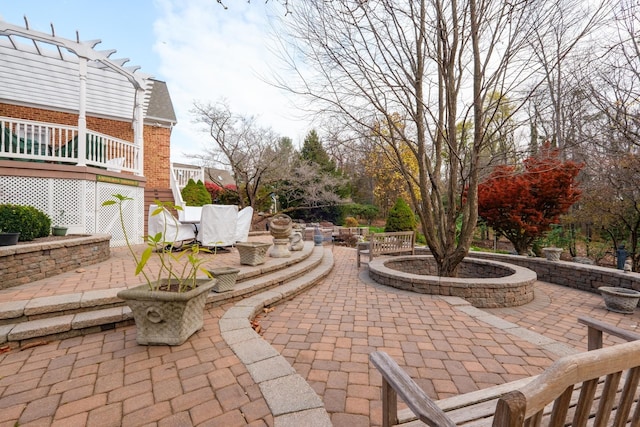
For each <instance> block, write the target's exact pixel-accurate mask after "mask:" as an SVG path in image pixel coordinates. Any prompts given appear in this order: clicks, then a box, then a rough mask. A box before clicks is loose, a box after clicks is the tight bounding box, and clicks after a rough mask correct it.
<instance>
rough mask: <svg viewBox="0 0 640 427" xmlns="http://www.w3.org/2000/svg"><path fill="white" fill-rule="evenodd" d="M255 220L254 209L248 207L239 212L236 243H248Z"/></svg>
mask: <svg viewBox="0 0 640 427" xmlns="http://www.w3.org/2000/svg"><path fill="white" fill-rule="evenodd" d="M252 219H253V208H252V207H251V206H247V207H246V208H244V209H242V210H241V211H240V212H238V222H237V224H236V234H235V241H234V243H235V242H246V241H247V240H248V239H249V230H250V229H251V220H252Z"/></svg>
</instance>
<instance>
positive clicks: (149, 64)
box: [0, 0, 311, 163]
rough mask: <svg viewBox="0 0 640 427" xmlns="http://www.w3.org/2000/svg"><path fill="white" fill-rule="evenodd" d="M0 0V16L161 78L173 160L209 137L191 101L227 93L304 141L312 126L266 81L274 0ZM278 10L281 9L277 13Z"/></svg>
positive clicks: (207, 143) (233, 102)
mask: <svg viewBox="0 0 640 427" xmlns="http://www.w3.org/2000/svg"><path fill="white" fill-rule="evenodd" d="M224 3H225V4H226V6H227V7H228V9H226V10H225V9H224V8H223V7H222V6H220V5H219V4H218V3H217V2H216V0H109V1H106V0H57V1H51V0H20V1H16V0H0V19H2V20H4V21H7V22H9V23H12V24H14V25H20V26H24V16H25V15H26V17H27V19H28V21H29V27H30V28H31V29H34V30H37V31H42V32H47V33H50V31H51V23H53V26H54V28H55V33H56V35H58V36H62V37H66V38H70V39H75V38H76V31H78V32H79V35H80V40H81V41H83V40H95V39H100V40H102V43H100V44H98V45H97V46H96V48H95V49H96V50H109V49H116V50H117V52H116V53H115V54H113V55H112V56H111V58H112V59H119V58H129V59H130V61H129V62H127V63H126V64H125V66H133V65H139V66H140V67H141V68H140V70H139V72H143V73H146V74H150V75H152V76H153V77H154V78H156V79H158V80H162V81H165V82H166V83H167V86H168V88H169V93H170V95H171V99H172V102H173V107H174V109H175V112H176V116H177V118H178V124H177V125H176V127H175V128H174V129H173V132H172V136H171V159H172V160H173V161H178V162H189V163H193V162H194V161H193V160H189V158H188V155H189V154H199V153H202V152H203V150H204V149H205V148H206V147H211V146H212V144H213V141H212V140H211V138H210V137H209V136H208V135H207V134H206V133H203V132H201V131H200V130H199V129H200V128H199V127H198V125H195V124H193V118H194V116H193V114H192V113H191V112H190V110H191V109H192V107H193V103H194V101H198V102H202V103H208V102H211V103H215V102H216V101H219V100H221V99H225V100H226V101H227V102H228V103H229V105H230V107H231V110H232V111H233V112H235V113H239V114H243V115H252V116H256V117H257V119H258V122H259V124H260V125H261V126H265V127H271V128H272V129H273V130H275V131H276V132H277V133H278V134H280V135H282V136H288V137H290V138H291V139H293V141H294V143H296V144H301V143H302V140H303V139H304V136H305V135H306V133H307V132H308V131H309V130H310V129H311V127H310V125H309V124H308V122H305V121H303V120H301V119H300V118H299V117H297V116H298V115H297V113H296V110H295V109H294V108H293V107H292V105H291V99H290V96H289V94H287V93H285V92H283V91H281V90H279V89H277V88H274V87H273V86H271V85H269V84H268V83H265V82H264V80H265V79H267V80H268V79H269V77H270V71H269V70H270V69H271V68H272V67H273V66H274V64H276V62H277V60H276V56H275V55H274V54H273V53H272V50H271V49H270V46H271V45H272V44H273V42H272V41H270V40H271V38H272V36H271V35H270V34H271V31H270V25H269V22H270V19H271V17H273V16H282V14H283V11H282V10H281V8H280V5H279V4H278V2H276V1H274V0H272V1H269V2H267V3H266V4H265V2H264V1H263V0H254V1H252V2H251V3H250V4H249V3H248V2H247V1H246V0H226V1H225V2H224ZM278 14H280V15H278Z"/></svg>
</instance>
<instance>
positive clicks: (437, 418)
mask: <svg viewBox="0 0 640 427" xmlns="http://www.w3.org/2000/svg"><path fill="white" fill-rule="evenodd" d="M369 360H371V363H372V364H373V365H374V366H375V367H376V368H377V369H378V371H380V374H381V375H382V378H383V387H382V389H383V423H384V425H390V424H395V423H397V410H396V408H397V406H396V400H395V399H396V394H397V395H399V396H400V398H401V399H402V401H403V402H404V403H406V404H407V406H409V408H411V410H412V411H413V413H414V414H416V415H417V417H418V419H420V421H422V422H424V423H426V424H427V425H429V426H431V427H455V426H456V424H455V423H454V422H453V421H452V420H451V419H450V418H449V417H447V415H446V414H445V413H444V412H443V411H442V409H440V408H439V407H438V405H436V404H435V402H434V401H433V400H431V398H429V396H427V395H426V393H425V392H424V391H423V390H422V389H421V388H420V387H419V386H418V385H417V384H416V383H415V382H414V381H413V380H412V379H411V377H409V375H407V373H406V372H405V371H403V370H402V368H400V366H398V364H397V363H396V362H395V360H393V359H392V358H391V357H390V356H389V355H388V354H387V353H384V352H382V351H374V352H373V353H371V354H370V355H369ZM387 385H388V386H389V387H390V389H389V387H387ZM385 394H386V395H385ZM389 398H391V399H392V402H388V401H387V400H388V399H389ZM387 403H389V405H387ZM385 406H386V407H387V408H391V409H392V410H393V411H394V413H392V414H388V413H387V414H385V413H384V412H385V411H384V407H385Z"/></svg>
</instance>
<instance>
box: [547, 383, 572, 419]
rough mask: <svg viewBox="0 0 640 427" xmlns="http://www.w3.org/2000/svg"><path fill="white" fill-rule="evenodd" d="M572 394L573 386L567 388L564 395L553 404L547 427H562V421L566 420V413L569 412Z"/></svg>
mask: <svg viewBox="0 0 640 427" xmlns="http://www.w3.org/2000/svg"><path fill="white" fill-rule="evenodd" d="M572 394H573V384H572V385H570V386H569V387H567V389H566V390H565V391H564V393H562V394H561V395H560V396H559V397H558V398H557V399H556V400H555V401H554V402H553V410H552V411H551V416H550V419H549V427H564V420H565V419H566V418H567V413H568V412H569V405H570V403H571V396H572Z"/></svg>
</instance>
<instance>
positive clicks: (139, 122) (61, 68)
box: [0, 17, 153, 170]
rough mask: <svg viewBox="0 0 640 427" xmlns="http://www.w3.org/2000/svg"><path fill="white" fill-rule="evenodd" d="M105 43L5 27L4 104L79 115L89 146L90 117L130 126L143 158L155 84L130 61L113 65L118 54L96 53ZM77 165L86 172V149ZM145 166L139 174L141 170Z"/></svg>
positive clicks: (1, 46) (0, 35)
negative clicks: (145, 121)
mask: <svg viewBox="0 0 640 427" xmlns="http://www.w3.org/2000/svg"><path fill="white" fill-rule="evenodd" d="M100 42H101V41H100V40H90V41H80V37H79V34H78V33H77V32H76V40H75V41H74V40H69V39H66V38H63V37H59V36H56V34H55V29H54V27H53V24H51V34H47V33H43V32H39V31H34V30H32V29H30V28H29V23H28V21H27V18H26V17H25V28H22V27H19V26H16V25H12V24H10V23H8V22H4V21H0V57H2V66H1V67H0V87H2V88H3V90H2V92H0V102H7V103H12V104H20V105H26V106H34V107H42V108H45V109H55V110H59V111H67V112H73V113H76V114H78V136H79V138H80V140H81V141H82V140H84V138H85V135H86V130H87V121H86V116H87V112H89V113H90V114H92V115H96V116H98V117H105V118H112V119H116V120H126V121H129V120H130V121H131V123H132V127H133V135H134V141H133V142H134V144H135V145H136V146H138V147H139V149H140V162H142V159H143V158H144V156H143V155H142V154H143V151H142V150H143V147H144V144H143V119H144V113H145V110H146V108H147V107H148V104H149V94H150V88H151V87H152V84H153V83H152V81H151V80H150V77H151V76H149V75H145V74H142V73H137V74H136V73H135V71H136V70H138V69H139V68H140V67H137V66H135V67H125V66H124V64H125V63H126V62H128V59H110V56H111V55H113V54H114V53H115V52H116V51H115V50H107V51H97V50H95V49H94V48H95V46H96V45H97V44H98V43H100ZM78 149H79V151H80V152H79V153H78V154H79V155H78V159H79V161H80V162H81V163H78V165H79V166H84V160H83V159H85V155H84V154H85V153H83V152H82V151H84V150H85V147H84V144H79V147H78ZM142 167H143V165H142V163H140V169H141V170H142Z"/></svg>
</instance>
